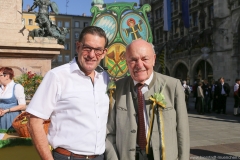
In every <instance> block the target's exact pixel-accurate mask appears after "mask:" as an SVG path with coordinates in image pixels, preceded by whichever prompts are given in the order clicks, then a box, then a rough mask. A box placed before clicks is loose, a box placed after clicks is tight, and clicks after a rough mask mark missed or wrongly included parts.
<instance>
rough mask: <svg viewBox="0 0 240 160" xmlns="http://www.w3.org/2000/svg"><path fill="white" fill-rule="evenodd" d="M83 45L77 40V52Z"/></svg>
mask: <svg viewBox="0 0 240 160" xmlns="http://www.w3.org/2000/svg"><path fill="white" fill-rule="evenodd" d="M80 47H81V43H80V42H79V41H77V42H76V52H77V53H78V51H79V48H80Z"/></svg>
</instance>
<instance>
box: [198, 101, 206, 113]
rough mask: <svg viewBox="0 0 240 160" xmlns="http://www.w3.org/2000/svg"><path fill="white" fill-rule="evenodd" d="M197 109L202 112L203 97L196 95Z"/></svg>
mask: <svg viewBox="0 0 240 160" xmlns="http://www.w3.org/2000/svg"><path fill="white" fill-rule="evenodd" d="M197 99H198V100H197V101H198V104H197V111H198V113H199V114H202V113H204V98H202V97H198V98H197Z"/></svg>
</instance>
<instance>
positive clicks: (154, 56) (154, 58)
mask: <svg viewBox="0 0 240 160" xmlns="http://www.w3.org/2000/svg"><path fill="white" fill-rule="evenodd" d="M155 62H156V54H154V55H153V66H155Z"/></svg>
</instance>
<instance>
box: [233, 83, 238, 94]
mask: <svg viewBox="0 0 240 160" xmlns="http://www.w3.org/2000/svg"><path fill="white" fill-rule="evenodd" d="M238 88H239V84H238V83H236V84H235V85H234V92H236V91H237V90H238Z"/></svg>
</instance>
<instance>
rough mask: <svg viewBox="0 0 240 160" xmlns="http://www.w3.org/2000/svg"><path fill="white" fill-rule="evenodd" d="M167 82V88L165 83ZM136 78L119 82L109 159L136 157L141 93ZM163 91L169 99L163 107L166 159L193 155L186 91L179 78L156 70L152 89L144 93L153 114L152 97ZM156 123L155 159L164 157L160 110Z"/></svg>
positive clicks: (184, 159) (108, 141) (110, 124)
mask: <svg viewBox="0 0 240 160" xmlns="http://www.w3.org/2000/svg"><path fill="white" fill-rule="evenodd" d="M165 82H166V86H165V88H164V89H163V85H164V83H165ZM133 85H134V84H133V80H132V78H131V77H130V76H129V77H126V78H124V79H121V80H119V81H117V82H116V92H115V95H114V98H115V101H114V106H113V108H112V110H111V111H110V114H109V118H108V124H107V139H106V152H105V156H106V159H107V160H135V153H136V138H137V121H136V115H137V111H136V109H137V94H136V93H135V91H134V86H133ZM162 89H163V94H164V96H165V100H166V102H167V104H166V108H165V109H164V110H163V114H162V115H163V121H164V122H163V123H164V139H165V154H166V160H177V159H178V160H187V159H189V151H190V143H189V125H188V115H187V111H186V103H185V94H184V91H183V88H182V85H181V83H180V81H179V80H177V79H175V78H171V77H168V76H165V75H162V74H159V73H154V76H153V80H152V82H151V83H150V85H149V91H147V92H146V93H145V94H144V97H145V104H146V109H147V115H148V116H149V117H150V116H151V107H150V105H151V103H150V101H149V97H150V96H151V95H153V94H154V93H159V92H160V91H161V90H162ZM154 114H155V116H154V117H155V119H154V123H153V130H152V136H151V141H150V143H151V146H152V149H153V154H154V159H155V160H160V154H161V151H160V144H159V130H158V124H157V118H156V117H157V114H156V112H155V113H154Z"/></svg>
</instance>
